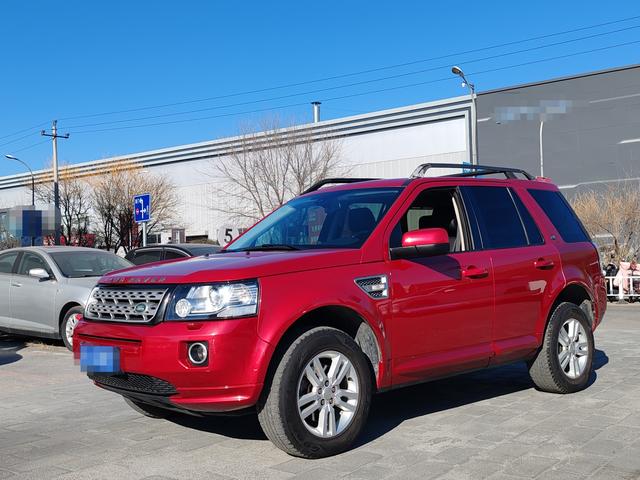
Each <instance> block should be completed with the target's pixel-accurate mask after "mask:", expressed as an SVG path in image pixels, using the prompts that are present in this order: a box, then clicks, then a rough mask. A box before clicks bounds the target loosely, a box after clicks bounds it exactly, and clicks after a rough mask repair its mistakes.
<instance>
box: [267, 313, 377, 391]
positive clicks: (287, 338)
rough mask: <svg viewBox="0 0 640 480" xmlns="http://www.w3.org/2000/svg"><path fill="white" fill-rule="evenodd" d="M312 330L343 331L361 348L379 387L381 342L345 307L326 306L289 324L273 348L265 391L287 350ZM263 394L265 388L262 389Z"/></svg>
mask: <svg viewBox="0 0 640 480" xmlns="http://www.w3.org/2000/svg"><path fill="white" fill-rule="evenodd" d="M315 327H332V328H335V329H337V330H340V331H343V332H344V333H346V334H347V335H349V336H350V337H351V338H353V339H354V341H355V342H356V343H357V344H358V346H360V348H361V349H362V351H363V352H364V354H365V356H366V357H367V359H368V360H369V365H370V366H371V374H372V378H373V379H374V381H375V383H376V385H372V386H373V388H374V389H376V388H378V387H379V386H381V381H382V378H383V376H384V374H385V372H384V358H385V356H384V352H383V350H382V346H381V341H380V339H379V338H378V337H377V335H376V333H375V331H374V329H373V328H372V327H371V325H370V324H369V322H368V321H367V320H366V318H365V317H364V316H363V315H361V314H360V313H358V312H357V311H355V310H354V309H352V308H350V307H346V306H344V305H325V306H321V307H317V308H314V309H313V310H310V311H309V312H306V313H305V314H303V315H302V316H300V317H299V318H298V319H297V320H295V321H294V322H292V323H291V325H289V327H288V328H287V329H286V330H285V331H284V333H283V334H282V335H281V336H280V338H279V339H278V341H277V343H276V344H275V345H276V347H275V350H274V352H273V354H272V355H271V358H270V359H269V365H268V367H267V372H266V376H265V382H264V387H267V388H268V385H269V384H270V382H271V379H272V377H273V374H274V372H275V370H276V368H277V367H278V364H279V362H280V359H281V358H282V356H283V355H284V353H285V352H286V350H287V349H288V348H289V346H290V345H291V344H292V343H293V342H294V341H295V339H296V338H298V337H299V336H300V335H302V334H303V333H304V332H306V331H308V330H311V329H312V328H315ZM264 389H265V390H266V388H264Z"/></svg>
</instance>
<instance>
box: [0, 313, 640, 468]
mask: <svg viewBox="0 0 640 480" xmlns="http://www.w3.org/2000/svg"><path fill="white" fill-rule="evenodd" d="M596 345H597V347H598V352H597V358H596V367H597V371H596V373H595V374H594V378H593V384H592V385H591V386H590V387H589V389H587V390H586V391H584V392H581V393H578V394H574V395H568V396H561V395H550V394H545V393H541V392H538V391H536V390H534V389H533V387H532V385H531V382H530V381H529V379H528V377H527V374H526V371H525V369H524V366H521V365H514V366H508V367H502V368H498V369H494V370H491V371H485V372H479V373H473V374H469V375H464V376H461V377H457V378H453V379H447V380H441V381H438V382H434V383H431V384H426V385H421V386H417V387H411V388H407V389H404V390H399V391H395V392H390V393H387V394H384V395H381V396H379V397H377V398H376V400H375V404H374V408H373V411H372V413H371V417H370V421H369V425H368V428H367V429H366V431H365V434H364V435H363V438H361V440H360V442H359V444H358V446H357V448H355V449H354V450H353V451H351V452H348V453H345V454H343V455H340V456H337V457H334V458H331V459H324V460H317V461H308V460H301V459H294V458H292V457H289V456H287V455H286V454H284V453H283V452H281V451H280V450H277V449H276V448H275V447H273V446H272V445H271V444H270V443H269V441H267V440H266V438H265V437H264V434H263V433H262V431H261V430H260V427H259V425H258V423H257V420H256V419H255V417H242V418H212V419H207V420H204V421H203V420H198V419H192V418H190V417H188V418H185V417H181V416H180V417H175V418H174V419H173V420H171V421H168V420H151V419H147V418H144V417H142V416H140V415H138V414H136V413H135V412H133V411H132V410H130V409H129V408H128V407H127V406H126V405H125V404H124V402H123V400H122V399H121V398H120V397H119V396H117V395H115V394H112V393H109V392H105V391H102V390H100V389H98V388H95V387H94V386H93V385H91V384H90V382H89V381H88V380H87V379H86V378H85V377H84V376H83V375H81V374H80V373H79V372H78V368H77V367H76V366H75V365H74V363H73V361H72V359H71V356H70V354H69V353H68V352H67V351H66V350H64V349H63V348H62V347H60V346H57V345H55V344H31V343H29V344H25V343H24V341H23V340H18V339H15V338H8V337H4V338H0V479H4V478H11V479H19V478H35V479H43V478H57V479H76V478H77V479H110V480H111V479H116V478H117V479H128V478H147V479H154V480H159V479H167V478H175V479H180V478H188V479H190V480H195V479H199V478H202V479H223V478H274V479H286V478H297V477H300V478H304V479H305V480H312V479H315V478H336V477H345V478H349V479H360V478H375V479H378V478H402V479H411V478H420V479H431V478H438V479H464V478H469V479H474V480H475V479H481V478H490V479H495V480H498V479H508V478H513V479H519V478H536V479H546V478H558V479H582V478H593V479H625V478H640V305H628V306H620V307H618V306H613V307H611V308H610V309H609V313H608V315H607V318H606V320H605V324H604V325H603V326H602V327H601V328H600V329H599V330H598V332H597V334H596Z"/></svg>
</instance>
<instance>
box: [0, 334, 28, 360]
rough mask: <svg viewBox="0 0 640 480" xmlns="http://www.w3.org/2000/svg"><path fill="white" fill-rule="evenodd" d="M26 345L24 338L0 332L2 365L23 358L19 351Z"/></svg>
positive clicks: (0, 358)
mask: <svg viewBox="0 0 640 480" xmlns="http://www.w3.org/2000/svg"><path fill="white" fill-rule="evenodd" d="M25 347H26V343H25V342H24V340H23V339H20V338H18V337H14V336H12V335H7V334H4V333H0V367H2V366H4V365H9V364H10V363H14V362H17V361H18V360H21V359H22V355H20V354H19V353H18V352H19V351H20V350H22V349H23V348H25Z"/></svg>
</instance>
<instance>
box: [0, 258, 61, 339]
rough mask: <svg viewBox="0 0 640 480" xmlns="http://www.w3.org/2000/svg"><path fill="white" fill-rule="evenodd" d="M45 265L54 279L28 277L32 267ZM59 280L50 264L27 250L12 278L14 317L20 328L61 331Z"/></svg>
mask: <svg viewBox="0 0 640 480" xmlns="http://www.w3.org/2000/svg"><path fill="white" fill-rule="evenodd" d="M35 268H43V269H45V270H46V271H48V272H49V274H50V275H51V277H52V279H49V280H44V279H40V278H35V277H31V276H29V270H32V269H35ZM57 289H58V282H57V281H56V280H55V279H53V274H52V271H51V267H49V265H48V264H47V262H46V260H45V259H44V258H42V257H41V256H40V255H38V254H37V253H33V252H24V253H23V254H22V258H21V259H20V264H19V265H18V268H17V270H16V273H15V274H14V275H13V277H11V316H12V317H13V321H14V322H15V324H16V328H19V329H20V330H24V331H28V332H34V333H45V334H54V333H56V332H57V331H58V319H57V315H56V312H55V308H54V306H55V296H56V291H57Z"/></svg>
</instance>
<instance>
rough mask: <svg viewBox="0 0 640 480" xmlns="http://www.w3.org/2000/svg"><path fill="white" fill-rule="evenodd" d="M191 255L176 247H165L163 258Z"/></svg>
mask: <svg viewBox="0 0 640 480" xmlns="http://www.w3.org/2000/svg"><path fill="white" fill-rule="evenodd" d="M188 256H189V255H188V254H187V253H185V252H183V251H181V250H178V249H176V248H165V249H164V259H163V260H177V259H178V258H186V257H188Z"/></svg>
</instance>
